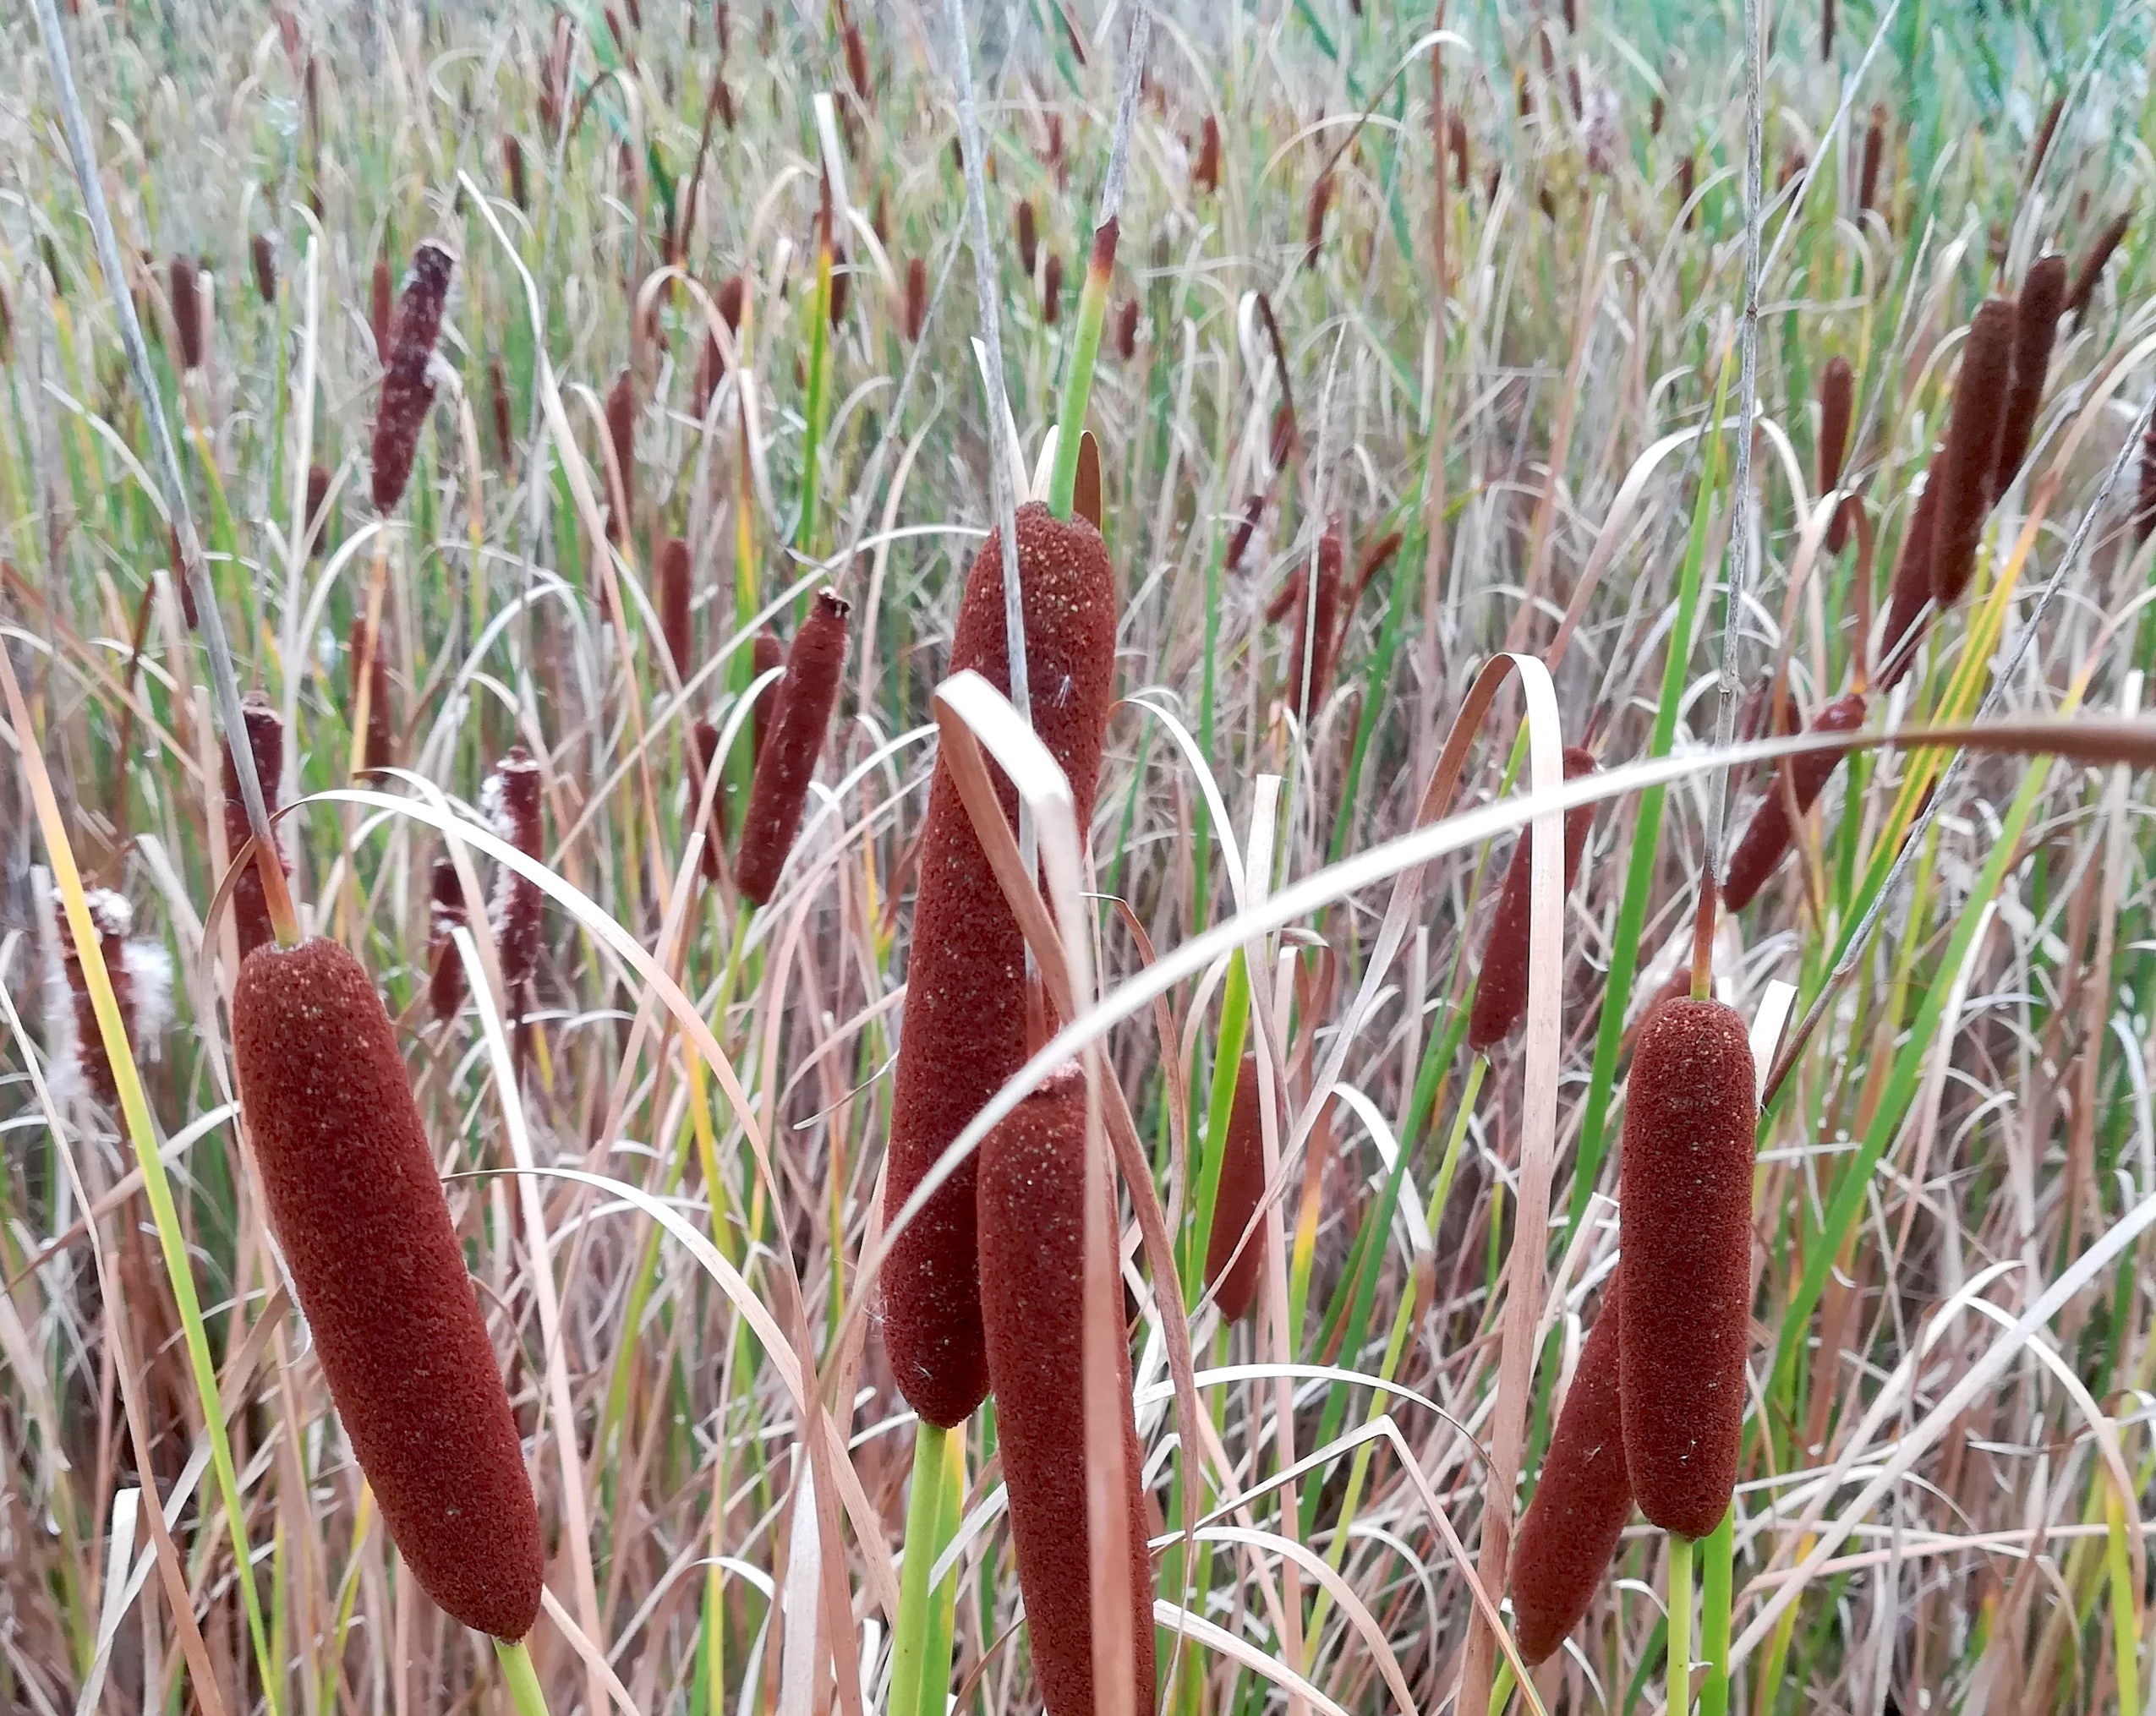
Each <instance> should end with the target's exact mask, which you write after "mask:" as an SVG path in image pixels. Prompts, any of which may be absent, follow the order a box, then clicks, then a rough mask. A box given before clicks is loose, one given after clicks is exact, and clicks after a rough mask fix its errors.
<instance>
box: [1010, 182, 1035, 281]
mask: <svg viewBox="0 0 2156 1716" xmlns="http://www.w3.org/2000/svg"><path fill="white" fill-rule="evenodd" d="M1014 218H1015V221H1017V224H1018V265H1019V267H1020V268H1021V269H1023V270H1024V271H1025V274H1026V278H1027V279H1028V280H1031V278H1032V277H1033V264H1034V263H1035V261H1036V260H1038V258H1039V255H1040V249H1041V230H1040V222H1039V219H1038V217H1037V216H1036V215H1035V213H1034V211H1033V199H1031V197H1027V198H1026V199H1024V200H1022V201H1021V203H1020V204H1019V205H1018V210H1017V213H1016V215H1015V216H1014Z"/></svg>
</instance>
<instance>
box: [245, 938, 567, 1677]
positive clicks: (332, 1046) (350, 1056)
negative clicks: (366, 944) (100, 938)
mask: <svg viewBox="0 0 2156 1716" xmlns="http://www.w3.org/2000/svg"><path fill="white" fill-rule="evenodd" d="M233 1057H234V1058H235V1060H236V1061H237V1062H238V1068H239V1095H240V1107H241V1112H242V1113H243V1114H244V1117H245V1119H246V1122H247V1128H248V1132H249V1135H250V1137H251V1138H252V1139H253V1140H254V1155H255V1161H256V1162H257V1165H258V1166H259V1167H260V1171H261V1176H262V1187H263V1191H264V1194H265V1198H266V1200H267V1203H268V1207H269V1211H270V1219H271V1225H272V1226H273V1227H275V1228H276V1235H277V1241H278V1243H279V1244H280V1245H281V1246H282V1248H283V1250H284V1254H285V1260H286V1261H287V1264H289V1265H290V1266H291V1271H292V1279H293V1285H294V1286H295V1287H297V1288H298V1294H299V1306H300V1309H302V1310H303V1311H304V1312H305V1313H306V1315H307V1322H308V1326H309V1330H310V1331H312V1334H313V1336H314V1345H315V1354H316V1356H317V1358H319V1359H320V1363H321V1366H322V1374H323V1375H324V1376H325V1377H326V1379H327V1380H328V1382H329V1385H330V1396H331V1399H332V1400H334V1401H335V1402H337V1413H338V1415H339V1416H340V1417H341V1418H342V1419H343V1420H344V1428H345V1434H346V1435H347V1436H349V1437H350V1438H351V1441H352V1449H353V1453H355V1454H356V1455H358V1459H359V1465H360V1469H361V1470H363V1471H364V1472H365V1473H366V1474H367V1481H368V1483H369V1484H371V1485H372V1486H373V1489H374V1491H375V1499H376V1500H378V1501H379V1502H380V1505H381V1511H382V1517H383V1519H384V1520H385V1521H386V1522H387V1524H388V1526H389V1530H390V1535H391V1538H394V1539H395V1540H396V1543H397V1549H399V1550H400V1551H401V1552H402V1555H403V1556H404V1560H405V1562H406V1564H407V1565H408V1566H409V1567H410V1568H411V1570H412V1572H413V1575H414V1576H415V1577H417V1578H418V1580H419V1583H420V1584H421V1585H422V1586H424V1588H426V1591H427V1593H428V1594H429V1595H430V1596H431V1597H432V1598H433V1599H435V1602H436V1603H438V1604H441V1606H442V1608H444V1609H446V1610H447V1611H448V1612H449V1613H450V1614H451V1615H454V1616H455V1617H456V1618H457V1620H460V1621H462V1622H463V1623H464V1625H465V1626H471V1627H476V1628H477V1629H479V1631H482V1632H490V1633H492V1634H494V1635H495V1637H498V1638H522V1637H523V1636H524V1635H525V1634H526V1633H527V1632H528V1631H531V1627H532V1623H533V1622H534V1620H537V1619H538V1617H539V1582H540V1578H541V1575H542V1557H541V1548H540V1543H539V1511H538V1508H537V1507H536V1506H535V1505H534V1501H533V1499H532V1485H531V1478H530V1477H529V1475H528V1473H527V1472H526V1471H525V1468H524V1451H523V1444H522V1442H521V1441H520V1440H518V1438H517V1423H516V1420H515V1418H513V1417H512V1416H511V1413H510V1410H509V1397H508V1395H507V1394H506V1391H504V1390H503V1388H502V1385H501V1369H500V1368H499V1366H498V1365H497V1364H496V1363H495V1354H494V1345H493V1343H492V1342H490V1340H489V1339H488V1337H487V1330H486V1324H485V1322H484V1320H483V1319H482V1318H481V1316H480V1314H479V1302H478V1299H477V1298H476V1297H475V1296H474V1294H473V1290H472V1283H471V1281H470V1279H469V1278H468V1276H467V1275H466V1274H465V1271H464V1254H463V1251H462V1249H461V1248H460V1247H459V1246H458V1244H457V1235H456V1232H455V1230H454V1229H453V1228H452V1227H451V1224H450V1219H449V1206H448V1205H447V1204H446V1202H445V1201H444V1200H443V1198H442V1192H441V1181H440V1180H439V1179H438V1178H436V1176H435V1161H434V1156H433V1155H432V1153H431V1152H430V1150H429V1149H428V1147H427V1139H426V1134H425V1133H424V1130H423V1129H422V1128H421V1126H420V1123H419V1109H418V1107H417V1106H416V1105H415V1104H414V1103H413V1100H412V1087H411V1084H410V1081H409V1079H408V1076H407V1074H406V1072H405V1067H404V1061H403V1058H402V1057H401V1056H400V1055H399V1054H398V1053H397V1037H396V1033H395V1031H394V1030H393V1028H392V1027H391V1025H390V1021H389V1015H388V1014H386V1012H384V1011H383V1009H382V1003H381V1001H380V998H379V997H377V996H376V995H375V987H374V985H373V984H372V983H371V982H370V981H369V980H368V977H367V974H366V972H365V971H364V970H362V969H361V968H360V965H359V962H358V960H357V959H353V957H352V955H351V954H348V953H347V952H346V951H345V949H344V948H342V947H341V946H339V945H338V944H337V943H335V942H331V941H325V940H323V939H322V938H321V937H309V939H308V940H306V941H304V942H303V943H300V944H299V945H298V947H297V948H289V949H287V948H278V947H276V946H275V945H271V946H269V947H265V948H257V949H256V950H255V951H254V953H252V954H249V955H248V957H247V959H246V962H245V963H244V965H242V966H241V967H240V972H239V981H238V984H237V985H236V986H234V988H233Z"/></svg>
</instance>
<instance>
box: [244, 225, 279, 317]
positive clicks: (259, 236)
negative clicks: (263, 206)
mask: <svg viewBox="0 0 2156 1716" xmlns="http://www.w3.org/2000/svg"><path fill="white" fill-rule="evenodd" d="M248 249H249V254H251V255H252V256H253V257H254V290H255V291H256V292H259V293H260V295H261V298H262V302H263V303H275V302H276V296H277V253H276V246H275V245H274V244H272V243H271V241H270V235H269V234H268V233H267V232H257V233H256V234H255V235H254V238H251V239H250V240H249V242H248Z"/></svg>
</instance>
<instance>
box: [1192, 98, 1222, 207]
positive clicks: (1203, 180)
mask: <svg viewBox="0 0 2156 1716" xmlns="http://www.w3.org/2000/svg"><path fill="white" fill-rule="evenodd" d="M1190 183H1192V184H1194V185H1196V187H1197V188H1198V192H1199V194H1201V195H1202V196H1208V197H1209V196H1211V195H1212V194H1213V193H1214V192H1216V191H1218V189H1220V121H1219V120H1218V119H1217V118H1215V117H1213V116H1212V114H1210V113H1208V114H1207V115H1206V117H1205V123H1204V124H1203V125H1202V126H1201V127H1200V128H1199V130H1198V164H1197V166H1196V167H1195V168H1193V169H1192V170H1191V173H1190Z"/></svg>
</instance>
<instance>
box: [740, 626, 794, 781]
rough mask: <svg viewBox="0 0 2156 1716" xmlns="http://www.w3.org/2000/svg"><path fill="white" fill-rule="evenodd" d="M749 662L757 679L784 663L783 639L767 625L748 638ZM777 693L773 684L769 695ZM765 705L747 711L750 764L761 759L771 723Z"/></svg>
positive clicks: (782, 665)
mask: <svg viewBox="0 0 2156 1716" xmlns="http://www.w3.org/2000/svg"><path fill="white" fill-rule="evenodd" d="M749 664H750V667H749V671H750V676H751V677H752V678H753V679H759V680H760V679H762V678H763V675H766V674H768V673H770V672H772V671H774V669H779V668H782V667H784V666H785V664H786V645H785V639H783V638H781V637H780V636H779V634H778V633H777V632H775V631H773V630H772V629H771V628H770V627H769V626H760V627H758V631H757V634H756V636H755V637H752V638H751V639H750V640H749ZM777 693H778V687H777V686H773V687H772V690H771V693H770V695H771V696H773V697H775V696H776V695H777ZM765 707H767V705H764V704H759V705H758V707H757V708H753V709H752V710H750V711H749V716H748V754H749V761H750V762H751V764H752V765H753V764H755V763H758V762H762V761H763V735H765V734H766V733H767V732H768V731H769V730H770V723H769V721H768V720H766V719H764V714H763V710H764V708H765ZM752 784H753V783H752Z"/></svg>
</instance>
